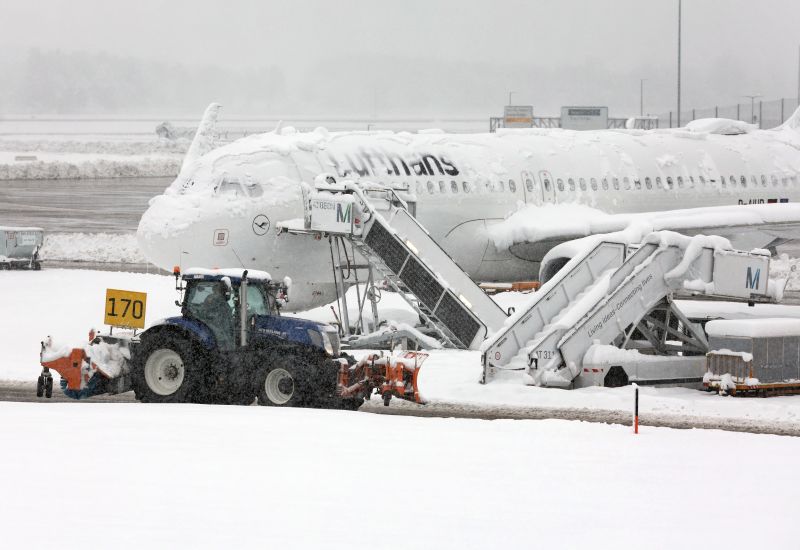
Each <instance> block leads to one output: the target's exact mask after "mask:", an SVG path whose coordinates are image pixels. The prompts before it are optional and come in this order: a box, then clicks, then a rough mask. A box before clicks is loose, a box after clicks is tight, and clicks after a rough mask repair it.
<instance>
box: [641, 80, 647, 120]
mask: <svg viewBox="0 0 800 550" xmlns="http://www.w3.org/2000/svg"><path fill="white" fill-rule="evenodd" d="M645 80H647V79H646V78H640V79H639V116H644V81H645Z"/></svg>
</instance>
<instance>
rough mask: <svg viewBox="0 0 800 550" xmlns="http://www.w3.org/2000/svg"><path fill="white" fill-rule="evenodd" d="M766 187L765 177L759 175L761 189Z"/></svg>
mask: <svg viewBox="0 0 800 550" xmlns="http://www.w3.org/2000/svg"><path fill="white" fill-rule="evenodd" d="M766 186H767V176H765V175H764V174H761V187H766Z"/></svg>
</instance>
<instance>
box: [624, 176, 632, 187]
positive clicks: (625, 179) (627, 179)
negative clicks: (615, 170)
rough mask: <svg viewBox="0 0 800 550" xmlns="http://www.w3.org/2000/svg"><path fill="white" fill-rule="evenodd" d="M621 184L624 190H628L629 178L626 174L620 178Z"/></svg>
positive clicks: (629, 185)
mask: <svg viewBox="0 0 800 550" xmlns="http://www.w3.org/2000/svg"><path fill="white" fill-rule="evenodd" d="M622 184H623V187H624V188H625V190H629V189H630V188H631V180H630V178H629V177H628V176H625V177H624V178H622Z"/></svg>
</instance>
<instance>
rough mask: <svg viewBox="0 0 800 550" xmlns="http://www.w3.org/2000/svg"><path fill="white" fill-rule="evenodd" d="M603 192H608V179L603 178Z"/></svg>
mask: <svg viewBox="0 0 800 550" xmlns="http://www.w3.org/2000/svg"><path fill="white" fill-rule="evenodd" d="M603 191H608V178H603Z"/></svg>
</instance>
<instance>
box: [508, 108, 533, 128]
mask: <svg viewBox="0 0 800 550" xmlns="http://www.w3.org/2000/svg"><path fill="white" fill-rule="evenodd" d="M503 126H504V127H505V128H533V106H532V105H506V107H505V111H504V112H503Z"/></svg>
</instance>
